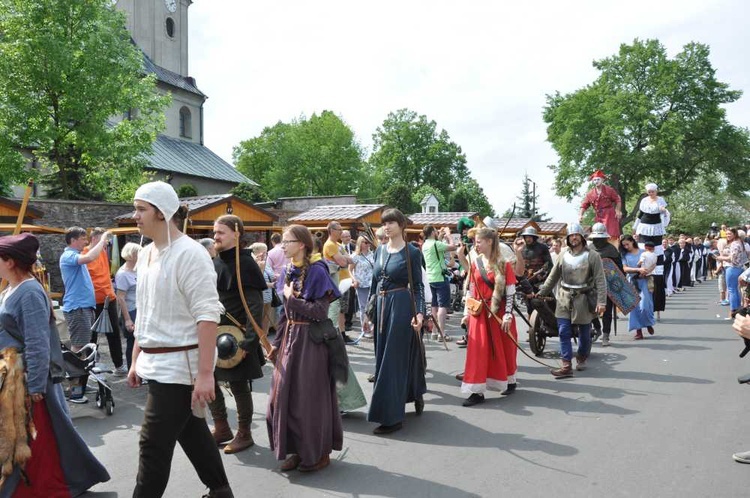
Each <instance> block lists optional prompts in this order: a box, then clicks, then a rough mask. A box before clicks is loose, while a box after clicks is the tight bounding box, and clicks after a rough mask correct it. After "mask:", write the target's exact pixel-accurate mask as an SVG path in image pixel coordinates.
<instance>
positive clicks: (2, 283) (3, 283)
mask: <svg viewBox="0 0 750 498" xmlns="http://www.w3.org/2000/svg"><path fill="white" fill-rule="evenodd" d="M33 187H34V180H33V179H31V178H30V179H29V183H28V184H26V191H25V192H24V194H23V201H21V209H19V210H18V218H16V226H15V228H13V235H18V234H19V233H21V227H22V226H23V219H24V218H25V217H26V208H27V207H28V205H29V198H31V191H32V189H33ZM7 286H8V281H7V280H4V279H3V280H0V292H2V291H3V290H5V288H6V287H7Z"/></svg>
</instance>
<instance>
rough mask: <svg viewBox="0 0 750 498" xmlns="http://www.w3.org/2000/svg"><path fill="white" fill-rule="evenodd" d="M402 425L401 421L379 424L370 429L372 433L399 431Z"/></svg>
mask: <svg viewBox="0 0 750 498" xmlns="http://www.w3.org/2000/svg"><path fill="white" fill-rule="evenodd" d="M402 427H403V424H402V423H401V422H396V423H395V424H393V425H379V426H377V427H375V429H374V430H373V431H372V433H373V434H390V433H391V432H396V431H400V430H401V428H402Z"/></svg>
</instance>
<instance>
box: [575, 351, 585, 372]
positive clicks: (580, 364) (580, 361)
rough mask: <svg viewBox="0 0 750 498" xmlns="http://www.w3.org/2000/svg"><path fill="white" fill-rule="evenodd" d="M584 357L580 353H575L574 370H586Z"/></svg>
mask: <svg viewBox="0 0 750 498" xmlns="http://www.w3.org/2000/svg"><path fill="white" fill-rule="evenodd" d="M586 359H587V358H586V357H585V356H583V355H580V354H577V355H576V370H578V371H579V372H583V371H584V370H586Z"/></svg>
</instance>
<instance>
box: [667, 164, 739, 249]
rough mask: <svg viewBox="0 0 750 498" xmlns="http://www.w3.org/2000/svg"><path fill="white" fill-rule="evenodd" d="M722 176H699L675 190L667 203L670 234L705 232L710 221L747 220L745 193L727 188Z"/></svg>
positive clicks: (733, 221)
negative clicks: (732, 191) (735, 192)
mask: <svg viewBox="0 0 750 498" xmlns="http://www.w3.org/2000/svg"><path fill="white" fill-rule="evenodd" d="M726 185H727V181H726V179H723V178H716V177H714V178H700V179H697V180H694V181H693V182H691V183H689V184H688V185H685V186H684V187H683V188H681V189H680V190H679V191H678V192H675V193H674V194H673V195H672V196H670V198H669V199H667V202H668V203H669V205H668V207H667V209H669V213H670V214H671V220H672V221H671V222H670V224H669V227H668V228H667V231H668V232H669V233H673V234H679V233H688V234H691V235H705V234H706V232H707V231H708V228H709V227H710V226H711V223H717V224H719V225H721V224H722V223H726V224H727V225H728V226H736V225H739V224H744V223H745V222H746V221H747V220H750V210H748V208H749V207H750V206H748V199H749V198H748V196H747V195H737V194H733V193H731V192H729V191H728V189H727V188H726Z"/></svg>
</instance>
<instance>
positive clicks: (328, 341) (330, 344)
mask: <svg viewBox="0 0 750 498" xmlns="http://www.w3.org/2000/svg"><path fill="white" fill-rule="evenodd" d="M308 333H309V334H310V340H312V342H314V343H315V344H325V346H326V348H328V373H329V374H330V376H331V378H332V379H333V380H334V381H335V382H338V383H340V384H346V383H347V382H348V381H349V356H348V355H347V354H346V345H345V344H344V338H343V337H341V334H340V333H339V332H338V330H336V327H334V326H333V322H332V321H331V319H330V318H326V319H325V320H321V321H319V322H315V321H313V322H310V326H309V329H308Z"/></svg>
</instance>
